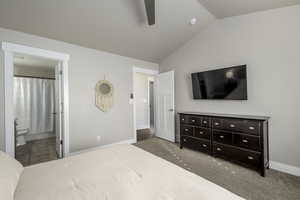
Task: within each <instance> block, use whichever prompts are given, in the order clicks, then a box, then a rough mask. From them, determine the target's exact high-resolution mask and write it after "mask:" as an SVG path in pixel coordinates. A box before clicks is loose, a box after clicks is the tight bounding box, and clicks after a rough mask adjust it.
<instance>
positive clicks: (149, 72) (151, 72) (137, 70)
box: [132, 66, 159, 143]
mask: <svg viewBox="0 0 300 200" xmlns="http://www.w3.org/2000/svg"><path fill="white" fill-rule="evenodd" d="M135 73H143V74H147V75H151V76H154V77H155V76H156V75H158V74H159V71H158V70H152V69H145V68H140V67H136V66H133V67H132V83H133V84H132V93H133V99H132V104H133V106H132V108H133V140H134V143H136V142H137V135H136V131H137V126H136V101H135V96H134V94H135V90H134V85H135V82H134V75H135ZM154 82H155V78H154ZM148 90H149V85H148ZM148 92H149V91H148ZM154 97H155V87H154ZM154 129H155V103H154Z"/></svg>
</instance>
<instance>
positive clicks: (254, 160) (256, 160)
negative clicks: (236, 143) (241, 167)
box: [234, 149, 261, 167]
mask: <svg viewBox="0 0 300 200" xmlns="http://www.w3.org/2000/svg"><path fill="white" fill-rule="evenodd" d="M234 155H235V157H234V160H236V161H239V162H241V163H244V164H246V165H249V166H253V167H257V166H259V164H260V163H261V159H260V156H261V154H260V153H255V152H252V151H243V150H240V149H237V150H235V152H234Z"/></svg>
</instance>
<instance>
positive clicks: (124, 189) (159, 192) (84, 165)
mask: <svg viewBox="0 0 300 200" xmlns="http://www.w3.org/2000/svg"><path fill="white" fill-rule="evenodd" d="M2 156H3V153H2ZM0 157H1V156H0ZM1 162H3V159H2V160H1V159H0V164H1ZM15 165H16V171H15V172H14V173H15V174H16V176H17V174H18V173H19V176H18V177H15V178H18V180H13V181H12V183H13V184H12V185H11V186H12V187H11V188H8V189H11V190H13V189H15V191H14V192H13V194H14V195H12V196H13V197H12V198H11V199H14V200H242V198H240V197H239V196H237V195H235V194H233V193H231V192H229V191H227V190H225V189H223V188H222V187H220V186H218V185H215V184H214V183H211V182H209V181H207V180H206V179H204V178H201V177H199V176H197V175H195V174H193V173H190V172H188V171H186V170H184V169H182V168H180V167H178V166H176V165H174V164H172V163H170V162H168V161H165V160H163V159H161V158H159V157H157V156H155V155H152V154H150V153H148V152H146V151H144V150H141V149H139V148H137V147H134V146H132V145H116V146H113V147H107V148H102V149H100V150H95V151H91V152H87V153H83V154H79V155H76V156H71V157H68V158H65V159H62V160H56V161H51V162H48V163H43V164H38V165H34V166H30V167H25V168H24V169H21V167H20V166H18V165H19V164H15ZM0 173H1V172H0ZM14 173H13V174H14ZM1 176H2V177H4V179H5V175H3V174H2V175H1V174H0V178H1ZM6 178H8V177H6ZM15 182H17V183H15ZM0 187H1V182H0ZM2 190H3V189H2ZM2 190H1V189H0V195H2V194H1V193H2V192H3V191H2ZM4 192H5V191H4ZM10 193H11V192H10ZM4 196H5V195H4ZM5 197H6V199H4V200H10V199H8V198H9V194H6V196H5ZM0 199H2V198H1V197H0Z"/></svg>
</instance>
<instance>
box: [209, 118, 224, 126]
mask: <svg viewBox="0 0 300 200" xmlns="http://www.w3.org/2000/svg"><path fill="white" fill-rule="evenodd" d="M211 126H212V128H214V129H223V120H222V119H219V118H214V119H212V121H211Z"/></svg>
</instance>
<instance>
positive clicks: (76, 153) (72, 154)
mask: <svg viewBox="0 0 300 200" xmlns="http://www.w3.org/2000/svg"><path fill="white" fill-rule="evenodd" d="M134 143H135V140H134V139H131V140H123V141H120V142H115V143H112V144H106V145H103V146H98V147H92V148H88V149H84V150H80V151H75V152H71V153H69V154H68V155H67V156H74V155H78V154H81V153H86V152H89V151H95V150H97V149H102V148H106V147H110V146H113V145H118V144H134Z"/></svg>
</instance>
